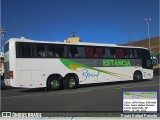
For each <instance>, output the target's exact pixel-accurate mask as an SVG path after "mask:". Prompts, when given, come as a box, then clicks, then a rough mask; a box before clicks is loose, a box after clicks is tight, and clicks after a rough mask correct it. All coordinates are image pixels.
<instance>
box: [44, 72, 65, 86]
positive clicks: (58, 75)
mask: <svg viewBox="0 0 160 120" xmlns="http://www.w3.org/2000/svg"><path fill="white" fill-rule="evenodd" d="M53 76H56V77H59V78H60V79H61V80H62V79H63V77H62V76H61V75H60V74H50V75H49V76H48V77H47V81H46V84H47V82H48V80H49V78H50V77H53Z"/></svg>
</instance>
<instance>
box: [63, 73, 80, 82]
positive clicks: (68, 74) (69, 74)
mask: <svg viewBox="0 0 160 120" xmlns="http://www.w3.org/2000/svg"><path fill="white" fill-rule="evenodd" d="M71 75H73V76H76V77H77V78H78V79H77V80H78V84H79V77H78V75H77V74H75V73H67V74H66V75H65V76H64V79H65V78H66V77H67V76H71Z"/></svg>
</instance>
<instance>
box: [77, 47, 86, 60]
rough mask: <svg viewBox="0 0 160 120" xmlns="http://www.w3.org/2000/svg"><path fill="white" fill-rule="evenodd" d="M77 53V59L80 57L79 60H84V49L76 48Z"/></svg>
mask: <svg viewBox="0 0 160 120" xmlns="http://www.w3.org/2000/svg"><path fill="white" fill-rule="evenodd" d="M77 51H78V57H80V58H84V57H85V47H83V46H78V47H77Z"/></svg>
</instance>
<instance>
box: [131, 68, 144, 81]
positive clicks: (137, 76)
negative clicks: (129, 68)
mask: <svg viewBox="0 0 160 120" xmlns="http://www.w3.org/2000/svg"><path fill="white" fill-rule="evenodd" d="M142 79H143V78H142V73H141V72H138V71H137V72H135V73H134V75H133V81H134V82H138V81H140V80H142Z"/></svg>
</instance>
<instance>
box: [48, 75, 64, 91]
mask: <svg viewBox="0 0 160 120" xmlns="http://www.w3.org/2000/svg"><path fill="white" fill-rule="evenodd" d="M60 89H62V80H61V79H60V78H59V77H58V76H50V77H49V78H48V80H47V90H48V91H53V90H60Z"/></svg>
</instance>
